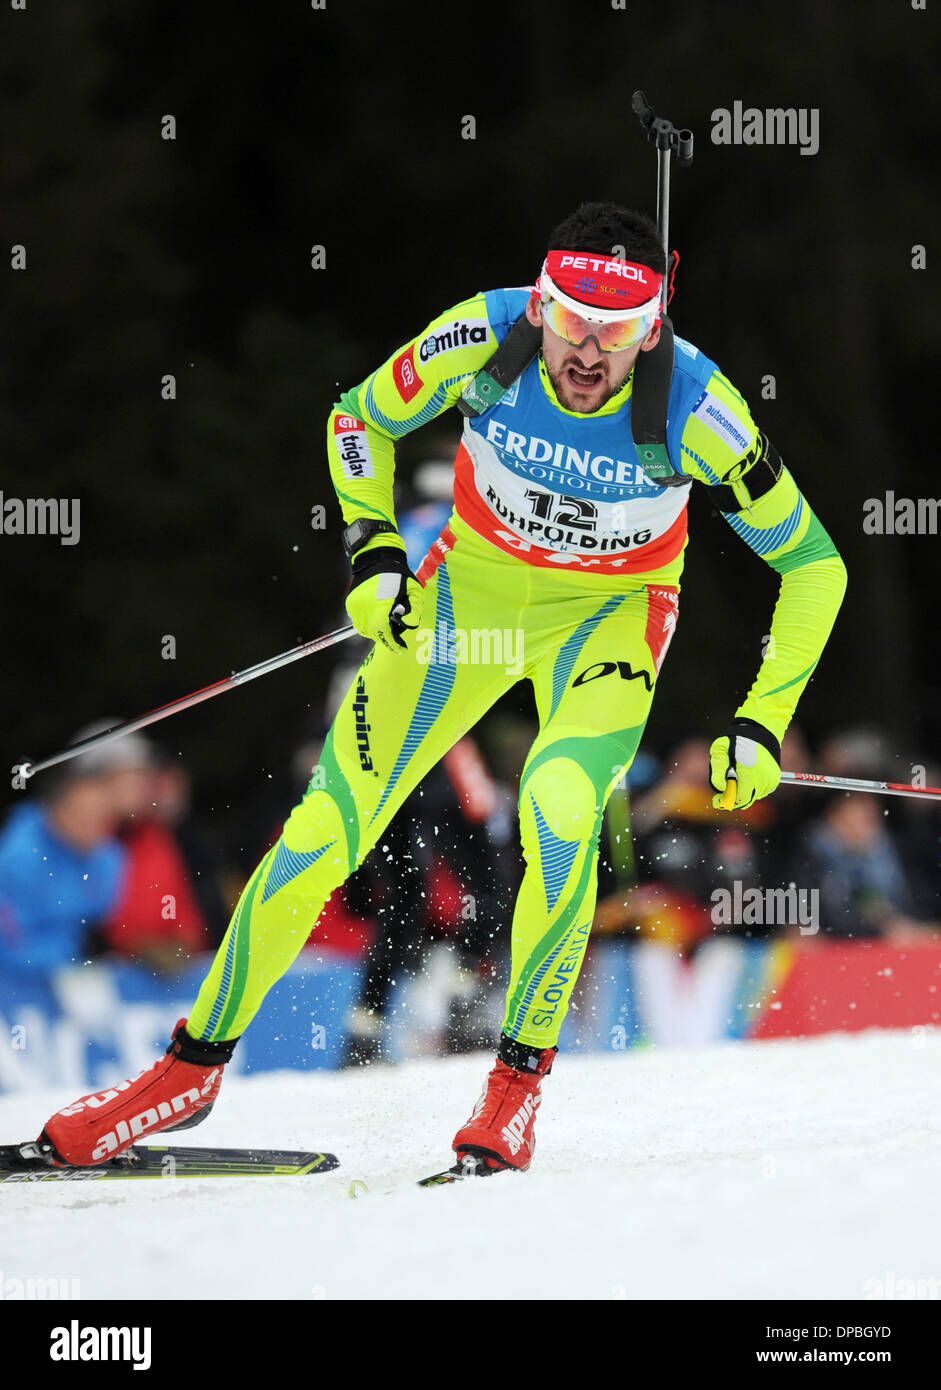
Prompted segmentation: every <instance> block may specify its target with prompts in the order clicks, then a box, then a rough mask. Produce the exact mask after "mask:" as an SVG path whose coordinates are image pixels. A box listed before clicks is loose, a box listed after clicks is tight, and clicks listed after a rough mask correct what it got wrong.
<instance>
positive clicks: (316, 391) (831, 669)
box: [0, 0, 941, 817]
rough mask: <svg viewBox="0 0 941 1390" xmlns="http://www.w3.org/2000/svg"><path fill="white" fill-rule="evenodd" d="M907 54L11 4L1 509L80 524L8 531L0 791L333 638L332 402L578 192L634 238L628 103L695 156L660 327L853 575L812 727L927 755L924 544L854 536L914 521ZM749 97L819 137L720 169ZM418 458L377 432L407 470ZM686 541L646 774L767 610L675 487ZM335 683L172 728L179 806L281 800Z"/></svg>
mask: <svg viewBox="0 0 941 1390" xmlns="http://www.w3.org/2000/svg"><path fill="white" fill-rule="evenodd" d="M936 34H937V25H936V20H935V15H934V14H933V13H932V10H931V8H930V7H929V9H928V10H927V11H924V12H923V11H920V10H915V9H913V8H912V6H911V4H910V3H909V0H857V2H856V3H849V2H848V0H847V3H840V4H837V3H822V2H821V0H802V2H800V3H792V4H789V5H786V6H782V5H780V4H778V3H773V4H772V3H768V2H767V0H752V3H750V4H748V5H747V6H745V5H739V4H734V5H733V4H729V5H721V4H720V5H700V4H687V3H679V2H677V3H670V2H669V0H659V2H658V3H646V2H644V0H628V5H627V9H626V10H623V11H622V10H615V9H612V7H611V4H610V3H609V0H580V3H572V4H567V5H563V4H551V3H537V0H523V3H516V4H509V5H501V4H493V3H489V0H488V2H487V3H476V4H474V5H473V6H465V5H458V4H447V3H440V0H439V3H428V2H427V0H403V3H399V4H390V3H388V2H387V0H384V2H380V0H327V5H326V8H325V9H323V10H315V9H313V8H312V7H311V6H310V4H309V3H308V4H305V3H302V0H295V3H292V4H281V5H263V4H255V5H245V6H234V7H233V6H223V5H220V4H217V3H210V2H209V0H203V3H200V4H195V5H193V4H180V3H168V2H167V0H161V3H159V4H158V3H155V2H153V3H151V2H150V0H147V2H145V0H94V2H93V3H88V4H74V3H69V0H58V3H56V4H55V5H45V4H42V3H39V0H28V4H27V6H26V8H25V9H18V10H14V9H12V8H11V7H10V6H9V5H6V6H5V8H4V10H3V13H2V19H0V139H2V169H0V175H2V190H0V191H2V201H0V227H2V238H0V244H2V247H3V257H4V260H5V261H6V264H7V266H9V250H8V248H9V247H11V246H13V245H14V244H18V243H19V244H24V245H25V246H26V248H27V255H28V265H27V269H26V270H25V271H23V272H14V271H12V270H9V269H7V270H4V271H3V272H2V274H0V284H2V298H3V306H4V308H3V332H2V359H0V368H2V374H0V419H2V458H0V489H2V490H3V492H4V493H5V494H6V496H7V497H27V496H46V497H52V496H68V497H74V496H77V497H80V498H81V503H82V513H81V522H82V534H81V541H80V543H79V544H78V545H75V546H71V547H69V546H62V545H60V544H59V542H58V540H57V539H56V538H53V537H13V536H2V535H0V567H2V612H0V643H2V690H3V698H2V723H0V739H2V749H0V766H3V768H4V769H5V768H6V767H7V766H9V765H11V764H12V763H13V760H14V758H16V757H18V756H19V755H21V754H28V755H30V756H32V757H34V758H39V757H41V756H43V755H46V754H49V753H51V752H53V751H56V750H58V749H59V748H60V747H61V746H62V745H63V744H64V743H65V742H66V741H67V739H68V738H69V737H70V736H71V735H72V733H73V732H74V731H75V730H76V729H77V728H78V727H79V726H80V725H82V724H84V723H86V722H87V721H89V720H91V719H94V718H97V717H99V716H107V715H113V716H120V717H129V716H130V715H132V714H137V713H140V712H142V711H144V710H145V709H149V708H152V707H153V706H155V705H157V704H160V703H163V702H164V701H166V700H169V699H171V698H174V697H175V696H177V695H182V694H184V693H185V692H187V691H189V690H191V689H193V688H194V687H197V686H200V685H203V684H205V683H207V682H208V681H210V680H213V679H216V678H218V677H219V676H221V675H223V674H226V673H227V672H228V671H230V670H233V669H237V668H240V667H243V666H247V665H250V664H252V663H254V662H256V661H259V660H261V659H262V658H265V657H268V656H271V655H273V654H274V653H276V652H278V651H281V650H283V649H285V648H287V647H290V646H292V645H294V644H295V643H297V642H299V641H302V640H305V639H308V638H310V637H312V636H314V635H316V634H317V633H319V632H321V631H325V630H327V629H328V628H329V627H330V626H335V625H338V622H339V621H340V620H341V619H342V610H341V607H340V605H341V601H342V592H343V585H344V568H343V566H342V565H341V563H340V561H339V531H340V526H341V521H340V514H339V510H338V508H337V507H336V504H335V502H334V500H333V494H332V490H331V487H330V483H329V478H328V474H327V469H326V462H325V451H324V428H325V422H326V418H327V414H328V412H329V410H330V407H331V405H332V403H333V401H334V400H335V398H336V396H337V394H338V391H339V389H341V388H343V387H346V386H349V385H353V384H355V383H356V382H358V381H360V380H361V379H362V378H363V376H365V375H366V373H367V372H368V371H370V370H371V369H372V368H373V367H375V366H376V365H378V363H379V362H380V361H381V360H382V359H383V358H384V357H385V356H386V355H388V354H389V353H390V351H391V350H392V349H394V348H395V347H397V346H398V345H399V344H400V343H401V342H402V341H404V340H405V339H406V338H407V337H409V336H410V335H411V334H412V333H413V332H415V331H416V330H418V329H419V328H420V327H422V326H423V325H424V323H425V322H426V321H427V320H428V319H429V318H430V317H431V316H432V315H434V314H436V313H437V312H439V311H440V310H441V309H442V308H444V307H446V306H447V305H448V304H451V303H454V302H456V301H458V300H460V299H461V298H463V297H465V296H466V295H468V294H470V293H472V292H474V291H475V290H478V289H483V288H487V287H490V286H496V285H513V284H520V283H524V282H528V281H531V280H532V278H533V277H534V276H535V274H536V273H537V272H538V269H539V266H540V263H541V259H542V255H543V252H544V249H545V245H546V237H547V235H548V231H549V229H550V228H551V227H552V225H553V224H554V223H555V222H556V221H557V220H558V219H559V218H560V217H561V216H562V215H564V214H565V213H566V212H567V211H569V210H570V209H571V208H572V207H573V206H574V205H576V204H577V203H579V202H580V201H582V200H583V199H586V198H611V199H615V200H618V201H622V202H625V203H627V204H632V205H634V206H637V207H640V208H642V209H644V210H646V211H649V212H650V213H653V211H654V205H655V170H656V159H655V155H654V153H653V151H652V149H651V147H650V146H648V145H647V144H646V143H645V141H644V139H643V136H642V133H641V131H640V128H639V127H638V125H637V124H636V121H635V119H634V117H633V116H632V114H631V111H630V98H631V93H632V92H633V90H634V89H635V88H637V87H640V88H643V89H644V90H645V91H646V93H647V95H648V97H649V99H650V100H651V102H652V103H653V105H654V106H655V107H656V109H657V110H658V112H660V113H662V114H665V115H668V116H670V117H671V118H672V119H673V120H674V121H675V122H676V123H677V124H678V125H688V126H690V127H692V129H693V130H694V132H695V136H696V157H695V162H694V164H693V166H692V168H690V169H689V170H678V171H675V173H674V181H673V219H672V229H671V230H672V237H671V240H672V243H673V244H674V245H675V246H677V247H678V248H679V249H680V252H681V255H682V264H681V266H680V270H679V273H678V276H677V290H676V298H675V300H674V302H673V306H672V309H673V317H674V321H675V324H676V326H677V330H678V332H680V333H681V334H683V335H684V336H686V337H688V338H690V339H692V340H693V341H694V342H695V343H697V344H698V345H699V346H700V347H702V348H703V349H704V351H706V352H707V353H708V354H709V355H710V356H712V357H714V358H716V359H717V361H718V362H719V364H720V365H721V366H722V367H723V369H724V370H725V371H726V372H727V373H728V375H729V376H730V377H731V379H732V380H733V381H734V383H735V384H736V385H737V386H738V388H739V389H740V390H741V391H742V392H743V393H744V395H745V396H746V397H747V398H748V399H749V401H750V402H751V404H752V408H753V412H754V413H755V415H756V417H757V419H758V420H759V423H760V424H761V425H762V427H763V428H764V429H765V430H766V431H767V433H768V434H769V435H770V436H771V438H772V439H773V440H774V441H775V442H776V444H777V446H778V448H779V449H780V451H781V453H782V454H783V456H784V458H785V461H786V462H787V463H788V465H789V466H790V467H791V468H792V470H793V472H794V473H795V475H796V477H797V479H798V481H799V483H800V484H801V485H802V486H803V488H804V490H805V491H806V493H807V495H808V496H809V498H810V500H811V502H812V504H813V506H814V507H815V510H816V511H817V512H818V514H819V515H820V517H821V519H822V520H823V522H824V524H825V525H826V527H827V528H828V530H829V531H830V533H831V535H832V536H833V537H834V539H835V541H836V542H837V545H838V547H839V548H840V550H841V552H842V554H843V555H844V557H845V559H846V562H847V565H848V568H849V574H850V587H849V593H848V597H847V600H846V604H845V607H844V610H843V613H842V616H841V618H840V620H839V624H838V627H837V630H836V632H835V635H834V637H833V640H832V643H831V645H830V647H829V648H828V651H827V653H826V656H825V658H824V660H823V662H822V664H821V667H820V669H819V672H818V674H817V676H816V678H815V680H814V681H813V683H812V684H811V686H810V688H809V689H808V691H807V694H806V695H805V697H804V700H803V702H802V706H801V709H800V713H799V719H800V721H801V723H802V725H803V727H804V728H805V730H806V731H807V732H808V734H809V735H810V737H811V739H812V740H819V739H820V738H822V737H823V736H824V735H826V734H827V733H828V732H829V731H830V730H832V729H834V728H836V727H839V726H843V725H845V724H846V723H848V722H850V721H864V722H867V723H873V722H874V723H876V724H878V725H880V726H881V727H883V728H884V729H885V730H886V731H887V732H888V733H889V734H890V736H891V739H892V744H893V748H895V749H896V751H897V753H898V756H899V758H900V760H901V761H902V763H904V764H905V765H906V766H907V764H909V763H911V762H913V761H914V762H922V763H923V762H927V761H929V760H930V759H931V758H932V757H933V756H935V757H936V756H937V755H938V753H939V751H941V714H939V702H938V685H937V682H936V676H935V672H936V669H937V664H936V662H935V660H934V646H935V643H936V640H937V628H938V619H937V616H936V614H937V604H938V591H939V583H938V580H939V566H938V547H939V539H938V537H937V536H935V537H931V536H924V537H907V536H895V537H879V536H869V535H865V534H864V532H863V526H862V523H863V503H864V501H865V500H866V499H867V498H871V497H882V496H883V495H884V493H885V491H886V489H888V488H891V489H893V490H894V491H895V492H896V494H897V495H899V496H909V497H925V496H933V495H941V487H939V483H938V468H937V462H936V446H935V434H934V425H935V415H936V409H937V404H936V398H935V395H934V392H935V390H936V378H937V364H936V351H935V350H936V347H937V343H938V323H939V300H938V295H937V292H936V290H935V288H934V286H935V284H936V276H935V274H934V256H935V255H936V254H937V252H936V247H935V246H934V245H933V233H934V231H935V228H936V225H937V205H938V204H937V173H936V161H937V154H938V140H939V135H941V129H939V118H938V103H937V94H936V93H937V80H936V71H937V45H936V42H935V39H936ZM736 100H741V101H743V102H744V103H745V104H746V105H755V106H759V107H772V106H784V107H789V106H794V107H817V108H819V111H820V142H821V143H820V151H819V153H818V154H817V155H815V156H813V157H805V156H802V155H801V154H800V153H799V150H798V149H797V148H796V147H793V146H791V147H781V148H769V147H735V146H718V145H714V144H712V143H711V141H710V131H711V119H710V118H711V112H712V111H713V109H714V108H718V107H727V108H731V107H732V105H733V103H734V102H735V101H736ZM168 114H170V115H173V116H174V117H175V120H176V130H177V134H176V139H175V140H173V141H168V140H164V139H162V138H161V120H162V118H163V117H164V116H165V115H168ZM467 114H472V115H473V116H474V117H475V118H476V122H477V138H476V140H473V141H468V140H464V139H462V138H461V121H462V117H463V116H465V115H467ZM318 244H320V245H323V246H324V247H325V248H326V268H325V269H323V270H313V269H312V268H311V265H310V258H311V247H312V246H314V245H318ZM916 244H922V245H925V246H926V247H927V261H928V269H927V270H922V271H916V270H913V269H912V267H911V254H912V252H911V248H912V247H913V246H914V245H916ZM167 373H172V374H174V375H175V377H176V380H177V399H176V400H175V401H172V402H168V401H164V400H162V399H161V389H160V388H161V379H162V377H163V376H164V375H165V374H167ZM767 374H773V375H774V377H775V378H776V382H777V397H776V399H775V400H773V401H764V400H762V399H761V391H760V387H761V380H762V378H763V377H764V376H766V375H767ZM425 448H427V441H423V439H422V435H421V434H420V433H419V434H417V435H415V436H412V437H411V438H410V439H407V440H405V441H404V442H403V443H402V445H401V446H400V450H399V455H400V468H401V472H402V475H403V477H407V476H408V474H409V471H410V469H411V468H412V466H413V465H414V463H415V460H416V459H417V458H419V457H420V455H421V453H422V451H423V449H425ZM318 503H321V504H323V505H325V506H326V507H327V511H328V516H329V523H328V526H327V528H326V530H323V531H315V530H312V529H311V527H310V509H311V507H312V506H314V505H316V504H318ZM691 532H692V540H691V545H690V548H689V551H688V560H687V568H686V573H685V576H684V587H683V595H682V600H681V622H680V625H679V629H678V633H677V638H676V641H675V643H674V645H673V648H672V651H671V654H670V659H669V662H668V664H667V667H666V668H665V673H666V679H665V680H664V681H663V682H662V685H661V689H660V692H659V696H658V701H657V704H656V705H655V708H654V713H653V716H652V719H651V724H650V728H649V733H648V741H649V745H650V746H651V747H653V748H654V749H657V750H658V751H663V750H664V749H666V748H668V747H669V746H670V744H671V743H673V742H674V741H675V740H677V739H678V738H680V737H683V736H686V735H692V734H703V735H706V736H707V737H710V738H711V737H713V736H714V734H715V733H716V732H719V731H721V728H722V726H723V724H724V722H725V720H726V719H727V718H728V716H729V715H730V714H731V712H732V710H733V709H734V707H735V705H736V704H737V703H738V701H739V700H740V699H741V697H742V695H743V693H744V691H745V689H746V688H747V685H748V684H749V683H750V681H751V679H752V677H753V674H754V672H755V670H756V668H757V664H758V661H759V659H760V655H761V639H762V636H763V635H764V634H765V633H766V632H767V631H768V625H769V621H770V611H771V604H772V600H773V596H774V593H775V586H776V581H775V580H774V576H773V575H772V574H771V572H770V571H766V570H765V568H764V567H763V566H762V565H761V564H760V562H758V561H757V560H755V559H754V558H753V557H752V556H751V554H750V553H749V552H748V551H747V550H746V549H745V548H744V547H743V546H742V545H741V543H740V542H739V541H738V540H737V539H736V537H735V536H734V535H733V534H732V533H731V531H729V530H728V528H727V527H726V526H725V524H724V523H723V522H722V521H721V519H718V518H717V517H715V516H714V515H712V514H711V512H710V508H709V507H708V505H707V504H706V503H705V501H704V499H702V498H698V499H695V500H694V504H693V505H692V507H691ZM164 634H173V635H174V636H175V637H176V640H177V657H176V660H174V661H166V660H163V659H162V657H161V639H162V637H163V635H164ZM328 672H329V664H328V662H327V661H325V660H322V659H320V658H318V657H314V658H311V659H309V660H307V661H304V662H300V663H298V664H297V665H295V666H293V667H291V668H289V669H287V670H285V671H283V672H281V673H279V674H276V675H273V676H270V677H267V678H265V679H264V680H263V681H260V682H258V683H257V684H255V685H252V686H249V687H247V688H245V689H244V690H242V691H238V692H236V693H233V694H230V695H226V696H225V697H223V698H222V699H220V700H219V701H216V702H213V703H211V704H208V705H205V706H203V707H202V708H200V709H197V710H194V711H190V712H188V713H186V714H183V715H181V716H179V717H178V718H177V719H175V720H174V721H172V723H170V724H166V725H163V726H162V728H161V730H160V736H161V738H162V740H163V741H164V743H165V744H166V745H167V747H169V748H170V749H171V750H172V751H174V752H182V754H183V756H184V757H185V758H186V759H187V761H188V762H189V763H190V765H191V766H192V767H193V769H194V771H195V773H196V774H197V785H198V786H199V789H200V797H201V800H202V802H203V803H204V804H205V806H206V808H207V809H208V807H209V806H210V805H211V806H213V807H215V808H216V809H217V810H219V811H220V812H224V808H226V807H230V808H231V809H230V811H229V812H228V814H229V815H230V816H232V817H237V816H238V815H239V814H240V813H241V811H242V810H244V808H245V807H246V806H247V804H248V803H249V802H250V801H251V799H252V798H253V797H255V796H256V795H258V794H260V793H261V792H262V790H263V788H264V787H265V786H266V784H267V785H268V786H270V785H271V782H270V781H269V780H268V779H271V780H272V781H274V782H275V783H276V784H278V785H280V784H281V782H282V781H283V780H284V778H285V769H286V766H287V763H288V760H289V758H290V754H291V751H292V750H293V748H294V747H295V746H296V744H297V742H298V740H299V738H300V736H301V735H302V734H303V733H304V732H305V731H308V730H310V729H312V728H315V727H316V725H317V723H318V722H319V720H320V717H321V705H322V699H323V694H324V690H325V685H326V680H327V677H328ZM520 699H521V700H524V699H525V696H521V697H520ZM522 707H523V706H522V705H521V708H522ZM4 780H5V781H8V778H7V777H5V778H4ZM13 795H14V794H13V793H7V800H9V799H11V798H12V796H13Z"/></svg>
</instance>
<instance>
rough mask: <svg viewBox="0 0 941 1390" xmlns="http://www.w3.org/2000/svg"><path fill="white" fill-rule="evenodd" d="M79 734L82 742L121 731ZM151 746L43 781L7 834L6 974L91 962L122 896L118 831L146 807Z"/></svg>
mask: <svg viewBox="0 0 941 1390" xmlns="http://www.w3.org/2000/svg"><path fill="white" fill-rule="evenodd" d="M117 722H118V721H117V720H110V721H102V722H100V723H97V724H95V725H92V726H90V727H89V728H86V729H83V730H81V731H80V732H79V733H78V734H77V735H76V737H75V739H74V740H73V742H79V741H81V740H82V739H84V738H88V737H91V736H92V735H93V734H96V733H101V732H103V731H104V730H106V729H109V728H112V727H114V725H115V724H116V723H117ZM152 762H153V755H152V751H151V747H150V744H149V743H148V741H147V740H146V739H145V738H143V737H142V736H141V735H140V734H128V735H126V736H125V737H123V738H119V739H116V740H115V741H114V742H113V743H108V744H105V745H104V746H103V747H100V748H96V749H93V750H91V751H90V752H87V753H82V754H80V755H79V756H78V757H76V758H74V759H72V760H71V761H69V762H67V763H62V764H60V765H59V766H58V767H56V768H53V769H50V771H48V772H45V773H42V774H41V777H40V781H39V782H38V784H37V790H38V795H37V796H36V797H28V798H27V799H26V800H24V801H23V802H22V803H21V804H20V805H19V806H17V807H16V809H15V810H14V811H12V812H11V814H10V816H9V817H8V818H7V821H6V824H5V825H4V827H3V829H2V831H0V968H3V967H5V966H9V967H20V968H25V969H33V970H42V971H45V970H53V969H55V968H57V967H59V966H63V965H67V964H69V963H71V962H74V961H77V960H80V959H82V958H83V957H84V955H85V953H86V949H87V945H88V940H89V936H90V932H91V929H92V928H93V927H94V926H96V925H97V924H98V923H99V922H100V921H101V920H102V919H103V918H105V917H106V916H107V914H108V913H109V911H110V910H111V909H112V908H113V906H114V904H115V902H116V901H117V899H118V896H119V894H120V892H121V887H122V881H123V876H124V873H125V870H126V863H127V855H126V851H125V850H124V849H123V847H122V846H121V845H120V843H119V842H118V840H117V839H116V838H115V831H116V829H117V827H118V825H119V824H120V823H121V821H122V820H124V819H125V818H126V817H128V816H133V815H136V814H138V813H139V812H140V811H141V809H142V808H143V806H144V805H145V801H146V796H147V786H148V775H149V769H150V767H151V765H152Z"/></svg>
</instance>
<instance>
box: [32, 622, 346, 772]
mask: <svg viewBox="0 0 941 1390" xmlns="http://www.w3.org/2000/svg"><path fill="white" fill-rule="evenodd" d="M355 631H356V629H355V628H354V627H352V626H350V627H341V628H337V630H336V631H335V632H328V633H327V634H326V636H324V637H315V638H314V640H313V641H312V642H302V643H301V645H300V646H299V647H292V648H291V650H290V651H289V652H282V653H281V655H280V656H272V657H270V658H269V659H268V660H267V661H259V662H258V664H257V666H248V667H246V669H245V670H244V671H235V672H233V674H232V675H231V676H225V677H224V678H223V679H222V680H220V681H214V682H213V684H212V685H206V686H203V688H202V689H201V690H194V691H193V693H192V694H191V695H184V696H183V698H182V699H180V700H173V701H171V703H170V704H168V705H161V706H160V707H159V708H158V709H153V710H151V711H150V713H149V714H142V715H141V716H140V718H139V719H128V720H127V721H126V722H125V723H124V724H116V725H115V726H114V728H113V729H107V730H106V731H105V732H104V733H103V734H93V735H92V736H91V737H89V738H83V739H81V740H80V741H79V742H78V743H73V744H70V746H69V747H68V748H66V750H65V752H63V753H57V754H56V755H55V757H53V758H44V759H43V761H42V762H40V763H33V762H30V761H29V760H24V761H23V762H21V763H17V764H16V765H15V766H14V768H13V784H12V785H13V788H14V790H16V791H22V789H23V787H25V786H26V783H27V781H28V780H29V778H30V777H35V775H36V773H37V772H44V771H45V769H46V768H47V767H54V766H55V764H56V763H64V762H66V761H67V760H68V759H69V758H77V757H78V756H79V754H81V753H87V752H88V751H89V750H90V749H92V748H100V747H101V745H102V744H103V743H111V742H112V740H113V739H116V738H123V736H124V735H125V734H134V733H137V731H138V729H146V728H147V726H148V724H156V723H157V722H158V720H160V719H169V717H170V715H171V714H179V713H180V711H181V710H184V709H190V708H191V707H192V706H193V705H199V704H202V702H203V701H204V700H212V699H214V698H215V696H216V695H224V694H225V692H226V691H227V690H234V689H235V687H236V686H237V685H245V684H246V682H248V681H253V680H257V679H258V677H259V676H267V675H268V673H269V672H270V671H277V670H278V669H279V668H280V667H281V666H287V665H289V663H290V662H292V661H300V659H301V657H302V656H310V655H312V653H313V652H319V651H323V649H324V648H325V647H333V646H335V645H336V643H337V642H345V641H346V639H347V637H352V636H353V634H354V632H355Z"/></svg>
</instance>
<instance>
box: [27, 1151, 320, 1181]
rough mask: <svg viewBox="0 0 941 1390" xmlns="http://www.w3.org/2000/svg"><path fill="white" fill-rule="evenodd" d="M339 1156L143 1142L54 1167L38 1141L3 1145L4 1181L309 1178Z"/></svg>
mask: <svg viewBox="0 0 941 1390" xmlns="http://www.w3.org/2000/svg"><path fill="white" fill-rule="evenodd" d="M339 1163H340V1160H339V1159H338V1158H337V1157H336V1155H335V1154H328V1153H315V1152H310V1153H308V1152H303V1151H301V1152H298V1151H295V1150H292V1149H181V1148H173V1147H172V1146H171V1145H164V1144H143V1145H137V1146H135V1147H134V1148H132V1149H128V1150H127V1152H126V1153H123V1154H121V1155H120V1157H119V1158H109V1159H106V1160H105V1161H104V1162H103V1163H95V1164H90V1165H89V1166H87V1167H82V1166H69V1165H66V1166H63V1167H54V1166H53V1165H52V1164H51V1163H50V1162H49V1161H48V1158H47V1157H46V1155H45V1154H44V1153H43V1152H42V1150H41V1149H40V1146H39V1145H38V1144H37V1143H35V1142H29V1143H26V1144H7V1145H0V1183H4V1182H78V1181H83V1182H92V1181H95V1180H97V1179H109V1178H110V1179H113V1178H216V1177H219V1178H246V1177H306V1176H308V1175H309V1174H312V1173H328V1172H330V1171H331V1169H333V1168H337V1167H339Z"/></svg>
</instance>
